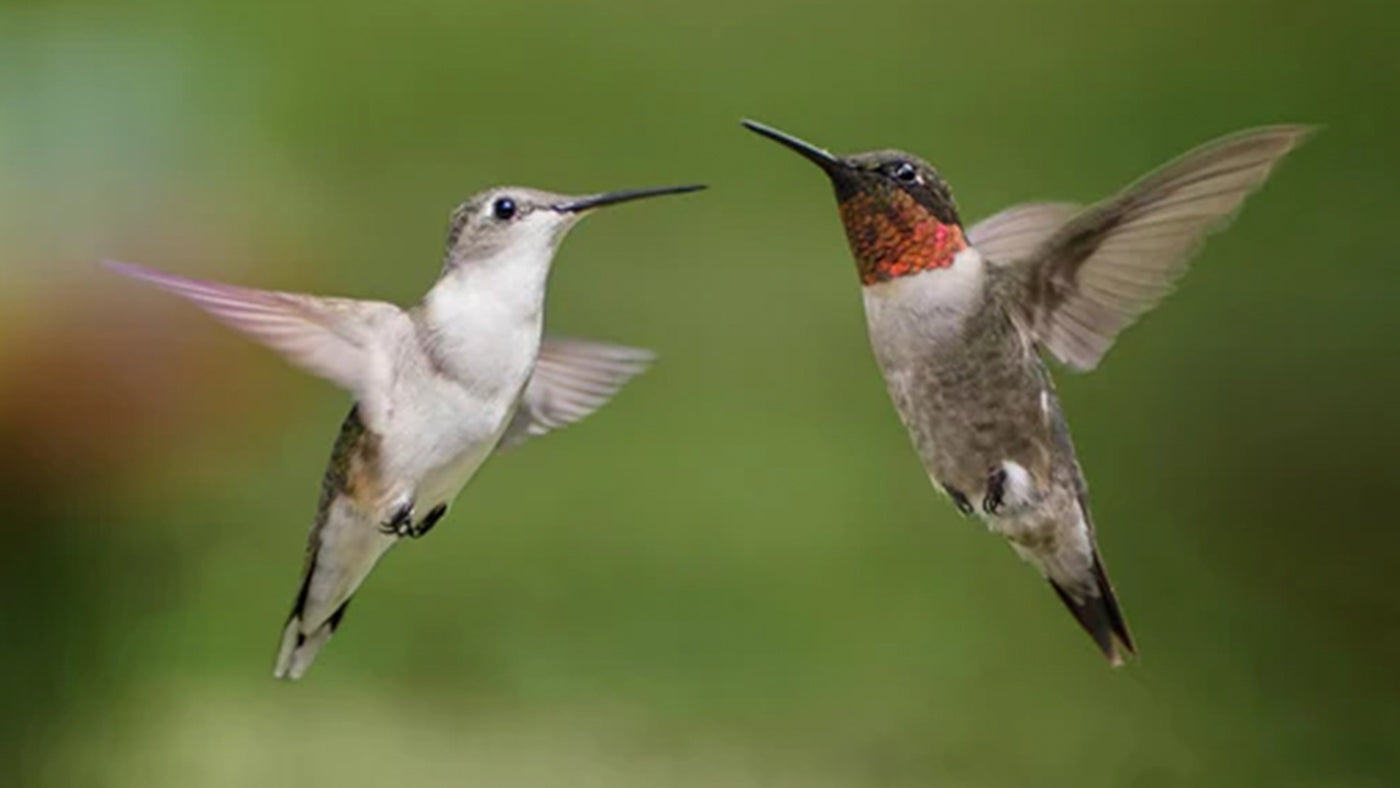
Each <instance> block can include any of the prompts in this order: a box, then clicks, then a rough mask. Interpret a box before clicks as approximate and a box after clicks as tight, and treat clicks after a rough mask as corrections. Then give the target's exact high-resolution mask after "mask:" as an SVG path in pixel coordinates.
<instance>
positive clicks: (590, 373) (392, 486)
mask: <svg viewBox="0 0 1400 788" xmlns="http://www.w3.org/2000/svg"><path fill="white" fill-rule="evenodd" d="M701 188H704V187H702V186H674V187H666V188H659V189H637V190H632V191H618V192H609V193H605V194H598V195H593V196H589V197H568V196H564V195H559V194H550V193H548V192H542V191H537V190H534V189H525V188H516V187H507V188H499V189H491V190H489V191H485V192H482V193H480V194H478V195H476V196H474V197H473V198H471V199H470V200H468V201H467V202H465V203H463V204H462V205H461V206H460V207H458V208H457V209H456V211H455V212H453V214H452V219H451V225H450V229H449V231H448V237H447V249H446V253H445V259H444V262H443V266H442V272H441V274H440V276H439V278H438V280H437V282H435V283H434V284H433V286H432V288H431V289H430V290H429V291H428V294H427V295H426V296H424V298H423V300H422V301H421V302H420V303H418V304H417V305H416V306H414V307H412V308H409V309H401V308H399V307H398V306H395V305H393V304H388V303H384V302H382V301H360V300H355V299H348V298H324V297H319V296H310V295H300V294H294V293H282V292H271V291H265V290H250V289H246V288H242V287H234V286H232V285H225V284H217V283H214V282H201V281H197V280H194V279H186V278H184V277H178V276H173V275H170V274H165V273H161V272H158V271H152V270H150V269H147V268H142V267H140V266H135V265H130V264H127V263H117V262H108V263H107V265H108V266H109V267H110V268H112V269H113V270H115V271H117V272H118V273H121V274H125V275H127V276H132V277H135V278H137V279H143V280H145V281H147V282H149V283H151V284H153V285H155V286H156V287H159V288H161V289H163V290H168V291H170V292H172V293H174V294H176V295H179V296H182V297H184V298H187V299H189V300H190V301H192V302H194V303H195V304H196V305H197V306H200V307H202V308H203V309H205V310H206V311H208V312H209V313H211V314H212V315H213V316H214V317H215V318H217V319H219V320H220V321H222V322H224V323H226V324H228V325H230V326H232V327H233V328H236V329H238V330H240V331H242V332H244V333H246V334H248V335H249V336H251V337H253V338H254V339H257V340H259V341H261V342H263V343H265V344H266V345H268V346H269V347H271V348H272V349H274V350H276V351H279V352H280V353H282V354H283V355H284V356H286V357H287V358H288V359H289V360H290V361H292V362H293V363H294V364H297V365H298V366H300V367H302V368H304V369H305V370H307V371H309V372H311V373H313V374H315V375H319V376H321V377H323V378H326V379H328V380H330V381H331V382H332V383H335V384H337V385H339V386H341V387H343V388H345V389H348V390H349V391H350V392H351V393H352V394H353V395H354V398H355V404H354V406H353V407H352V408H351V410H350V414H349V415H348V416H346V418H345V422H344V424H342V426H341V429H340V435H339V437H337V438H336V441H335V448H334V450H333V451H332V453H331V459H330V464H329V466H328V467H327V468H326V473H325V477H324V478H323V480H322V482H321V496H320V502H319V504H318V505H317V508H316V517H315V519H314V522H313V525H312V528H311V536H310V539H309V541H308V543H307V549H306V562H305V568H304V570H303V579H302V583H301V589H300V590H299V591H298V592H297V595H296V601H295V603H294V604H293V606H292V612H291V616H290V617H289V619H288V621H287V625H286V629H285V630H284V632H283V636H282V645H281V649H280V652H279V653H278V655H277V665H276V669H275V671H274V675H275V676H276V677H277V678H288V679H297V678H300V677H301V676H302V674H303V673H305V672H306V669H307V668H308V667H310V665H311V663H312V661H313V660H315V658H316V654H317V652H319V651H320V650H321V648H322V647H323V646H325V644H326V641H327V640H328V639H329V638H330V636H331V635H332V634H333V633H334V632H335V630H336V627H337V626H339V624H340V621H341V618H342V617H343V616H344V615H345V607H346V605H348V604H349V602H350V598H351V597H352V596H353V595H354V593H355V590H356V589H357V588H359V585H360V583H361V582H362V581H363V580H364V579H365V576H366V575H368V574H369V572H370V570H371V569H373V568H374V565H375V562H377V561H378V560H379V558H380V556H382V555H383V554H384V553H385V552H386V551H387V550H388V549H389V548H390V547H392V546H393V545H394V544H396V543H397V542H398V540H399V539H401V538H403V537H413V538H417V537H421V536H423V535H424V534H426V533H427V532H428V531H429V530H430V529H431V528H432V527H433V526H434V525H435V524H436V523H437V521H438V520H439V519H440V518H441V517H442V516H443V514H444V513H446V511H447V507H448V506H449V505H451V503H452V501H453V499H454V498H456V496H457V493H458V492H460V491H461V489H462V488H463V487H464V486H465V485H466V483H467V482H468V481H469V480H470V479H471V478H472V475H473V474H475V473H476V470H477V469H478V468H479V467H481V464H482V463H483V462H485V461H486V459H487V457H489V456H491V455H492V454H493V453H495V452H497V451H500V450H502V449H506V448H510V447H512V446H515V445H517V444H519V443H521V442H523V441H525V440H526V439H528V438H530V437H532V436H535V435H543V434H544V433H546V432H549V431H550V430H553V429H556V428H559V427H563V426H565V425H568V424H572V423H573V422H575V421H578V420H579V419H581V418H583V417H584V416H587V415H588V414H589V413H592V412H593V411H594V410H597V409H598V408H599V407H601V406H602V405H603V403H605V402H607V401H608V400H609V399H610V398H611V397H612V396H613V395H614V394H616V393H617V391H618V390H619V389H620V388H621V387H622V386H623V384H625V383H626V382H627V380H628V379H629V378H631V377H632V376H634V375H636V374H638V373H639V372H641V371H642V370H643V369H645V368H646V366H647V365H648V363H649V362H650V361H651V360H652V358H653V356H652V354H651V353H650V352H648V351H645V350H639V349H636V348H630V347H623V346H620V345H612V344H606V343H602V342H592V341H587V340H581V339H564V338H558V337H546V336H543V327H544V315H543V312H544V298H545V281H546V279H547V278H548V275H549V270H550V264H551V261H552V260H553V258H554V253H555V250H556V249H557V248H558V247H559V244H560V242H561V241H562V240H563V239H564V236H565V234H567V232H568V230H569V228H571V227H573V225H574V223H575V222H577V221H578V220H579V218H580V217H582V216H584V215H585V214H586V213H588V212H589V211H591V210H592V209H594V208H599V207H602V206H605V205H614V204H616V203H621V202H626V201H629V200H635V199H640V198H643V197H654V196H658V195H663V194H678V193H682V192H690V191H695V190H697V189H701Z"/></svg>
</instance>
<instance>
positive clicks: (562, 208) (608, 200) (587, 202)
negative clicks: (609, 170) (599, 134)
mask: <svg viewBox="0 0 1400 788" xmlns="http://www.w3.org/2000/svg"><path fill="white" fill-rule="evenodd" d="M703 188H705V187H704V186H703V185H702V184H690V185H686V186H660V187H657V188H652V189H624V190H622V191H616V192H604V193H602V194H595V195H593V196H591V197H580V198H578V199H576V200H569V201H567V202H562V203H559V204H558V205H555V206H554V210H556V211H559V212H560V213H583V212H584V211H591V210H593V209H594V208H602V207H603V206H605V205H617V204H618V203H623V202H631V201H632V200H642V199H646V198H647V197H662V196H665V195H667V194H687V193H689V192H698V191H700V190H701V189H703Z"/></svg>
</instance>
